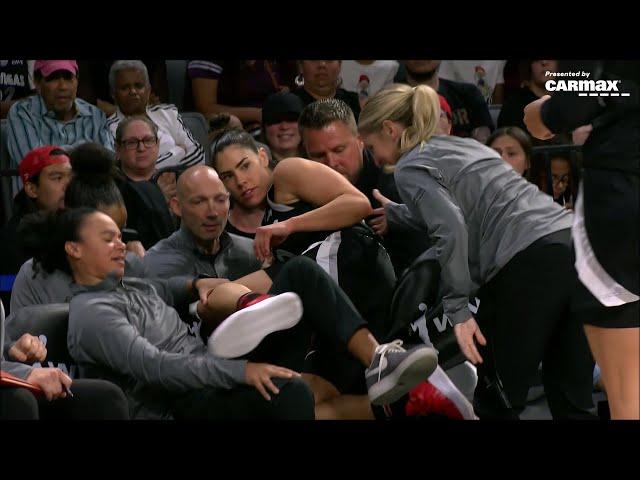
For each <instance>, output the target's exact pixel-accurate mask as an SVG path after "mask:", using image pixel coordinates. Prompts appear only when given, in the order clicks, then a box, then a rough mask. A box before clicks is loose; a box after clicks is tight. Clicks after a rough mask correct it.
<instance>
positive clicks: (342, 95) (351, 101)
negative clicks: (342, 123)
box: [293, 88, 360, 122]
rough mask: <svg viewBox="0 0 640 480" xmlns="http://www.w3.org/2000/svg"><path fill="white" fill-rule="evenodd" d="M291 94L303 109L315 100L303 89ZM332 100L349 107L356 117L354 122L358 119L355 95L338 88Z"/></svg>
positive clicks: (356, 96) (358, 110)
mask: <svg viewBox="0 0 640 480" xmlns="http://www.w3.org/2000/svg"><path fill="white" fill-rule="evenodd" d="M293 93H295V94H296V95H297V96H298V97H300V99H301V100H302V102H303V103H304V106H305V107H306V106H307V105H309V104H310V103H313V102H315V101H316V99H315V98H313V96H312V95H311V94H310V93H309V92H307V91H306V90H305V89H304V88H298V89H296V90H294V91H293ZM333 98H336V99H338V100H342V101H343V102H344V103H346V104H347V105H349V108H351V110H352V111H353V116H354V117H356V122H357V121H358V118H359V117H360V100H359V99H358V94H357V93H355V92H349V91H347V90H345V89H344V88H338V89H337V90H336V94H335V95H334V96H333Z"/></svg>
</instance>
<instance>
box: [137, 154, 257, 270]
mask: <svg viewBox="0 0 640 480" xmlns="http://www.w3.org/2000/svg"><path fill="white" fill-rule="evenodd" d="M169 206H170V208H171V211H172V212H173V213H174V214H175V215H177V216H178V217H180V218H181V219H182V222H181V226H180V229H179V230H178V231H176V232H175V233H173V235H171V236H170V237H169V238H166V239H164V240H161V241H160V242H158V243H157V244H156V245H155V246H154V247H153V248H151V249H150V250H149V251H148V252H147V254H146V255H145V257H144V266H145V274H146V275H147V276H149V277H161V278H167V277H172V276H178V275H193V276H198V275H203V276H209V277H215V278H227V279H229V280H235V279H237V278H240V277H242V276H244V275H248V274H250V273H252V272H255V271H256V270H259V269H260V262H259V261H258V260H257V259H256V256H255V254H254V253H253V241H252V240H250V239H248V238H244V237H240V236H237V235H233V234H230V233H228V232H225V229H224V227H225V225H226V223H227V216H228V215H229V192H227V190H226V188H225V187H224V185H223V184H222V181H220V178H218V174H217V173H216V171H215V170H214V169H213V168H210V167H207V166H204V165H198V166H194V167H191V168H189V169H187V170H185V172H184V173H183V174H182V175H180V177H179V178H178V183H177V195H176V196H175V197H173V198H172V199H171V201H170V204H169Z"/></svg>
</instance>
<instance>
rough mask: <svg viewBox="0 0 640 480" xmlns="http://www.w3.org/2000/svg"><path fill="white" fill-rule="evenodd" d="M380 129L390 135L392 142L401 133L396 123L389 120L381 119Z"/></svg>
mask: <svg viewBox="0 0 640 480" xmlns="http://www.w3.org/2000/svg"><path fill="white" fill-rule="evenodd" d="M382 131H383V132H384V134H385V135H387V136H388V137H390V138H391V139H392V140H393V141H394V142H396V141H397V140H398V138H400V133H401V132H400V129H399V128H398V125H397V124H396V123H395V122H392V121H391V120H383V122H382Z"/></svg>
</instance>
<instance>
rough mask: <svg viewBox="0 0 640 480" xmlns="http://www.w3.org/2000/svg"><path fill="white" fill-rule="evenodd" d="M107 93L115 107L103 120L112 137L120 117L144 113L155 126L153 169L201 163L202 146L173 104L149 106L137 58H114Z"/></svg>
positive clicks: (148, 89)
mask: <svg viewBox="0 0 640 480" xmlns="http://www.w3.org/2000/svg"><path fill="white" fill-rule="evenodd" d="M109 86H110V87H111V95H112V96H113V99H114V100H115V102H116V105H117V110H116V111H115V113H113V115H111V116H110V117H109V118H108V119H107V125H108V127H109V129H110V131H111V133H112V134H113V135H114V136H115V134H116V130H117V129H118V125H119V124H120V122H121V121H122V120H124V119H125V118H127V117H132V116H137V115H141V116H146V117H148V118H149V119H150V120H151V121H153V122H154V123H155V124H156V125H157V126H158V134H157V137H158V157H157V159H156V168H166V167H175V166H180V167H185V168H186V167H190V166H192V165H196V164H198V163H203V162H204V148H203V147H202V146H201V145H200V144H199V143H198V142H197V140H196V139H195V138H194V137H193V135H192V133H191V131H190V130H189V129H188V128H187V127H186V126H185V124H184V122H183V121H182V117H181V116H180V114H179V113H178V109H177V108H176V106H175V105H167V104H159V105H153V106H150V105H149V98H150V95H151V85H150V83H149V73H148V71H147V67H146V66H145V64H144V63H142V62H141V61H140V60H118V61H117V62H115V63H114V64H113V65H111V70H110V71H109Z"/></svg>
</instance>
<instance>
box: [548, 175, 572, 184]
mask: <svg viewBox="0 0 640 480" xmlns="http://www.w3.org/2000/svg"><path fill="white" fill-rule="evenodd" d="M551 181H552V182H553V184H554V185H558V184H560V183H563V184H565V185H566V184H568V183H569V175H562V176H560V177H559V176H558V175H551Z"/></svg>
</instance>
